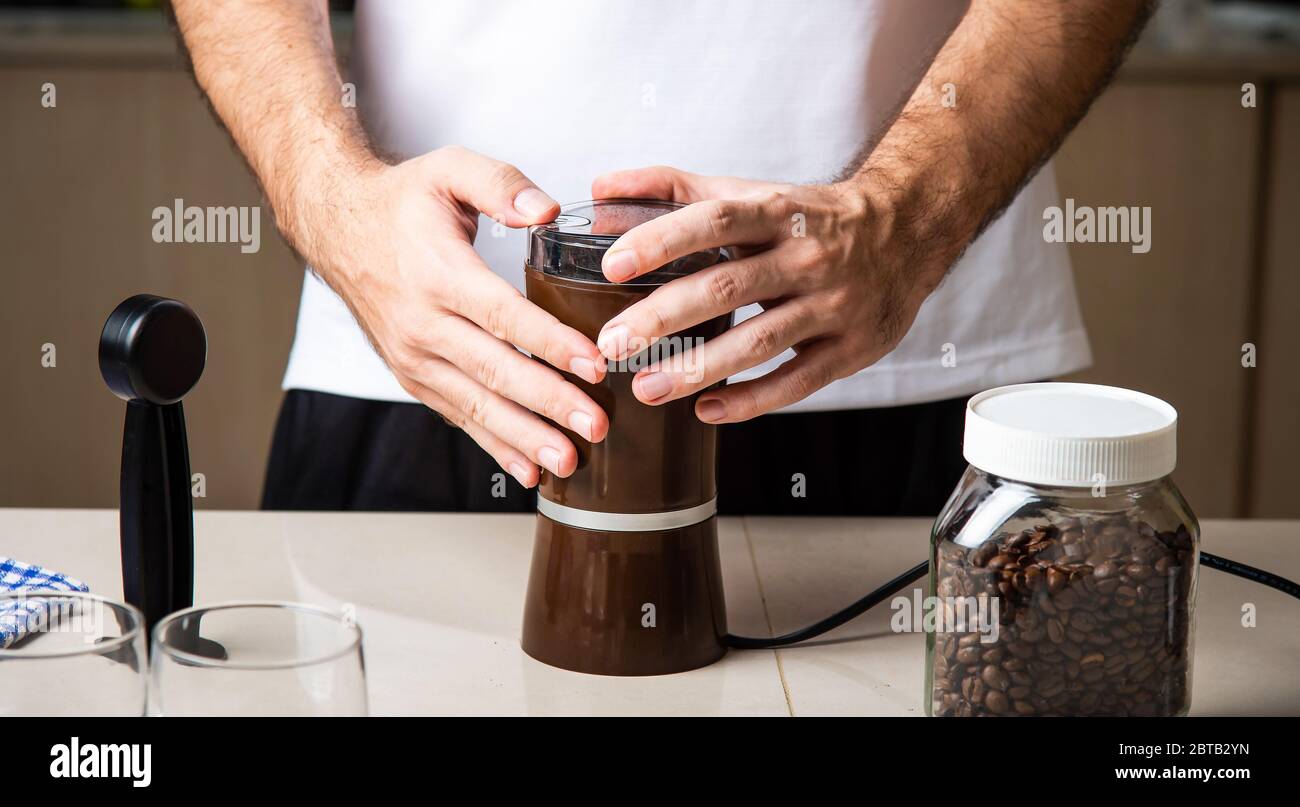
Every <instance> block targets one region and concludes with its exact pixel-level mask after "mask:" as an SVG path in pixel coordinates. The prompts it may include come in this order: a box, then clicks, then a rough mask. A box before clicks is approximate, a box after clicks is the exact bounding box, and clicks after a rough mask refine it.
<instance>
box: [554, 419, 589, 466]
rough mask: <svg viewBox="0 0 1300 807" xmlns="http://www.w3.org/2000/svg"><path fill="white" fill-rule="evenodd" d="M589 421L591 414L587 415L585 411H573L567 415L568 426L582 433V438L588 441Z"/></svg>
mask: <svg viewBox="0 0 1300 807" xmlns="http://www.w3.org/2000/svg"><path fill="white" fill-rule="evenodd" d="M591 423H592V421H591V415H588V414H587V413H586V412H574V413H573V414H571V415H569V428H570V429H573V430H574V431H575V432H577V433H578V434H580V435H582V439H584V440H586V441H587V442H588V443H590V442H592V439H591ZM557 462H558V458H557Z"/></svg>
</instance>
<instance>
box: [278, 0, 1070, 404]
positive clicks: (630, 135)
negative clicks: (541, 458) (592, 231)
mask: <svg viewBox="0 0 1300 807" xmlns="http://www.w3.org/2000/svg"><path fill="white" fill-rule="evenodd" d="M965 6H966V4H965V2H964V1H959V0H929V2H924V3H919V2H894V1H893V0H820V2H817V3H808V2H803V1H802V0H792V1H790V2H774V1H769V2H764V3H752V2H747V0H708V2H704V1H703V0H694V1H691V0H677V1H675V2H637V0H584V1H582V2H569V3H562V4H557V3H537V2H528V0H510V1H508V0H499V1H498V2H491V3H484V2H475V1H474V0H440V1H439V2H400V0H361V2H360V3H358V8H357V12H356V31H355V41H354V45H353V51H352V54H353V55H352V60H353V67H354V70H353V73H354V80H355V81H356V84H357V97H358V107H359V109H360V112H361V114H362V118H363V120H364V121H365V124H366V127H367V129H368V131H369V132H370V133H371V136H372V137H373V138H374V139H375V141H376V142H377V143H378V144H379V145H380V146H382V147H383V148H385V149H387V150H389V151H391V152H395V153H397V154H400V155H406V156H412V155H417V154H421V153H423V152H426V151H430V150H433V149H436V148H439V147H440V146H445V145H451V144H458V145H463V146H466V147H468V148H471V149H473V150H475V151H478V152H481V153H483V154H486V155H488V156H491V157H494V158H496V159H498V160H504V161H506V162H509V163H513V164H514V165H516V166H518V167H519V168H520V170H522V171H523V172H524V173H525V174H527V175H528V176H529V177H530V178H531V179H532V180H533V181H534V182H536V183H537V184H538V185H539V186H540V187H541V188H543V189H544V190H545V191H546V192H547V193H549V194H550V195H551V196H552V197H553V198H555V199H557V200H559V201H560V202H561V203H567V202H573V201H579V200H583V199H588V198H590V196H591V190H590V188H591V180H592V179H593V178H594V177H595V176H596V175H598V174H600V173H602V172H605V171H609V170H614V169H623V168H635V167H640V166H647V165H656V164H662V165H671V166H675V167H677V168H681V169H684V170H687V171H693V172H696V173H702V174H721V175H731V176H740V177H746V178H751V179H765V180H772V181H780V182H793V183H803V182H824V181H827V180H829V179H831V178H832V177H834V176H835V175H836V174H838V173H839V172H840V171H841V170H842V169H843V168H844V167H845V166H846V164H847V163H848V162H849V161H850V160H851V159H852V158H853V156H854V155H855V154H856V153H858V151H859V150H860V149H861V147H862V145H863V143H864V142H865V141H867V140H868V139H869V138H870V137H871V136H872V135H873V133H875V132H877V130H878V129H880V128H881V127H882V126H883V125H884V123H885V122H886V120H887V119H888V117H889V116H890V115H891V113H892V112H893V111H894V110H895V109H896V108H897V107H898V105H899V104H901V103H902V102H903V101H904V100H905V99H906V97H907V96H908V95H910V93H911V90H912V88H913V87H914V86H915V84H916V82H917V81H918V80H919V79H920V77H921V76H922V74H923V73H924V71H925V70H926V68H927V67H928V66H929V64H930V62H931V61H933V58H934V54H935V53H936V52H937V51H938V49H939V47H940V46H941V45H942V44H943V41H944V39H945V38H946V37H947V35H948V34H949V33H950V32H951V30H952V28H953V27H954V26H955V25H956V23H957V21H958V20H959V19H960V17H961V15H962V14H963V12H964V11H965ZM956 103H957V104H958V105H960V104H961V89H960V87H957V88H956ZM1005 136H1006V137H1008V138H1014V137H1015V136H1016V134H1015V132H1014V131H1013V132H1007V133H1005ZM1057 203H1058V198H1057V191H1056V184H1055V179H1054V177H1053V174H1052V170H1051V167H1050V166H1048V168H1046V169H1044V170H1043V171H1041V172H1040V173H1039V174H1038V175H1037V176H1036V177H1035V178H1034V179H1033V180H1032V181H1030V182H1029V184H1028V185H1027V186H1026V187H1025V189H1024V190H1023V191H1022V192H1021V194H1020V195H1019V197H1018V198H1017V199H1016V200H1015V202H1014V203H1013V204H1012V205H1011V206H1010V207H1009V209H1008V210H1007V211H1006V212H1005V213H1004V214H1003V215H1002V217H1001V218H999V219H998V220H997V221H996V222H995V223H993V224H992V225H991V226H990V227H989V228H988V230H987V231H986V232H985V233H984V234H983V235H982V236H981V237H980V238H979V239H978V240H977V241H976V242H975V243H974V244H972V245H971V247H970V249H969V250H968V251H967V253H966V254H965V255H964V256H963V258H962V259H961V260H960V261H959V262H958V263H957V264H956V265H955V266H954V267H953V268H952V269H951V271H950V272H949V274H948V276H947V278H946V279H945V280H944V282H943V284H942V285H941V286H940V287H939V289H938V290H937V291H935V292H934V294H933V295H931V296H930V298H929V299H928V300H926V302H925V304H924V305H923V306H922V308H921V311H920V314H919V315H918V317H917V319H916V322H915V324H914V325H913V326H912V329H911V331H909V332H908V334H907V336H906V337H904V339H903V341H902V343H901V344H899V345H898V347H897V348H896V349H895V350H894V351H893V352H892V353H890V354H889V355H888V356H886V357H885V358H884V359H882V360H881V361H879V362H877V363H876V364H875V365H873V366H871V367H869V368H867V369H865V370H863V371H861V372H859V373H857V374H856V375H853V376H851V377H849V378H845V379H841V380H839V381H837V382H835V383H834V384H831V385H830V386H828V387H826V388H824V389H822V390H820V391H819V392H817V393H815V394H814V395H812V396H811V397H809V398H807V399H805V400H804V401H802V402H800V403H798V404H795V405H794V406H791V407H788V408H787V409H786V410H784V411H815V410H832V409H852V408H863V407H879V406H895V405H902V404H910V403H919V402H924V401H933V400H939V399H943V398H951V397H956V396H960V395H966V394H970V393H972V392H975V391H978V390H981V389H987V388H989V387H994V386H999V385H1002V384H1010V383H1016V382H1022V381H1033V380H1037V379H1043V378H1048V377H1051V376H1055V375H1060V374H1063V373H1067V372H1071V371H1073V370H1078V369H1081V368H1083V367H1086V366H1087V365H1088V363H1089V362H1090V360H1091V357H1090V355H1089V350H1088V341H1087V336H1086V335H1085V333H1084V329H1083V322H1082V319H1081V317H1080V314H1079V308H1078V303H1077V301H1076V299H1075V294H1074V286H1073V281H1072V278H1071V275H1070V262H1069V257H1068V255H1067V253H1066V251H1065V250H1066V247H1065V246H1064V245H1062V244H1055V243H1053V244H1049V243H1046V242H1045V241H1044V239H1043V235H1042V223H1043V210H1044V208H1046V207H1048V206H1051V205H1056V204H1057ZM494 230H496V232H495V233H494ZM476 247H477V249H478V250H479V252H480V254H481V255H482V256H483V258H484V259H485V260H486V262H487V264H488V265H489V266H491V267H492V269H493V270H494V271H496V272H498V273H499V274H500V275H502V276H503V277H505V278H507V279H509V280H511V281H512V282H513V283H515V284H516V285H517V286H519V287H520V288H522V286H523V261H524V254H525V247H526V240H525V234H524V232H523V231H515V230H503V228H500V227H495V228H494V226H493V222H491V221H490V220H486V219H484V220H483V221H482V226H480V228H479V234H478V238H477V241H476ZM757 311H758V309H757V307H754V306H751V307H749V308H746V309H742V310H741V311H740V312H739V314H738V318H744V317H747V316H753V315H754V314H755V313H757ZM792 355H793V353H791V352H788V351H787V354H786V355H785V356H782V357H778V359H776V360H774V361H772V362H769V363H768V364H766V365H764V366H762V367H759V368H755V369H754V370H751V371H747V372H744V373H741V374H740V375H738V376H735V377H733V379H732V380H733V381H738V380H745V379H749V378H753V377H756V376H758V375H760V374H762V373H765V372H767V371H769V370H770V369H772V367H775V366H776V365H777V364H779V363H780V362H782V361H785V360H786V359H788V358H790V357H791V356H792ZM284 387H285V388H286V389H309V390H319V391H323V392H330V393H335V394H339V395H348V396H353V397H359V398H371V399H378V400H388V401H411V400H413V399H412V398H410V397H409V396H408V395H407V394H406V393H405V391H403V390H402V389H401V387H399V386H398V384H397V381H396V380H395V379H394V378H393V376H392V374H391V373H390V372H389V370H388V368H387V367H386V366H385V365H384V363H383V362H382V361H381V360H380V358H379V357H378V356H377V355H376V354H375V352H374V351H373V349H372V348H371V346H370V344H369V343H368V342H367V340H366V338H365V337H364V335H363V334H362V332H361V330H360V328H359V327H358V326H357V324H356V322H355V321H354V320H353V317H352V315H351V313H350V312H349V311H348V309H347V307H346V306H345V305H344V304H343V302H342V301H341V300H340V299H339V298H338V297H337V296H336V295H335V294H334V292H333V291H331V290H330V289H329V287H328V286H326V285H325V284H324V283H323V282H322V281H320V280H319V279H318V278H317V277H316V276H315V275H313V274H312V273H311V272H308V273H307V276H306V282H305V283H304V285H303V292H302V302H301V308H300V310H299V313H298V329H297V335H296V337H295V339H294V345H293V350H292V352H291V354H290V357H289V367H288V371H287V372H286V374H285V379H284Z"/></svg>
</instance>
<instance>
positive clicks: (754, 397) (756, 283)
mask: <svg viewBox="0 0 1300 807" xmlns="http://www.w3.org/2000/svg"><path fill="white" fill-rule="evenodd" d="M592 195H593V196H594V197H595V198H597V199H599V198H609V197H633V198H638V197H639V198H656V199H671V200H673V201H677V202H682V203H685V204H687V205H688V206H687V207H685V208H683V209H681V210H677V211H673V212H672V213H668V214H666V215H664V216H661V217H659V218H657V219H654V220H653V221H650V222H647V223H645V224H642V225H640V226H638V227H636V228H634V229H632V230H630V231H629V232H628V233H627V234H625V235H624V236H623V237H621V238H620V239H619V240H618V241H617V242H615V243H614V245H613V246H612V247H611V248H610V250H609V252H608V253H607V254H606V256H605V259H604V264H603V268H604V271H605V275H606V277H607V278H608V279H609V280H611V281H614V282H619V283H621V282H624V281H627V280H630V279H632V278H633V277H637V276H639V275H642V274H645V273H646V272H650V271H653V270H654V269H656V268H658V267H660V266H662V265H664V264H666V263H668V262H670V261H673V260H676V259H677V258H681V257H683V256H685V255H689V254H691V253H692V252H697V251H700V250H704V249H710V248H714V247H725V246H732V247H737V248H738V249H737V250H736V251H737V252H738V253H739V257H738V259H737V260H733V261H729V262H725V263H721V264H718V265H716V266H713V267H710V268H708V269H706V270H703V271H701V272H697V273H696V274H694V275H691V276H689V277H684V278H681V279H679V280H675V281H673V282H671V283H668V284H667V285H665V286H662V287H660V288H659V289H657V290H656V291H654V292H653V293H652V294H651V295H650V296H649V297H647V298H646V299H644V300H642V301H640V302H638V303H636V304H635V305H633V306H631V307H629V308H628V309H627V310H626V311H624V312H622V313H621V314H619V315H618V316H617V317H615V318H614V319H613V320H611V321H610V322H609V323H608V324H606V325H605V327H604V329H603V330H602V331H601V334H600V338H599V340H598V342H597V344H598V345H599V346H600V349H601V351H602V352H603V353H604V355H605V357H606V358H608V359H610V360H619V359H623V358H625V354H626V353H627V352H628V347H629V345H630V344H631V345H635V344H638V343H639V344H642V345H644V344H646V343H647V342H648V341H651V340H654V339H658V338H661V337H665V336H669V335H670V334H673V333H676V332H678V331H681V330H684V329H685V328H688V327H690V326H692V325H695V324H697V323H700V322H703V321H705V320H708V319H712V318H713V317H717V316H721V315H724V314H728V313H730V312H732V311H734V310H736V309H737V308H739V307H741V306H743V305H748V304H750V303H760V304H761V305H762V306H763V308H764V309H765V310H764V311H763V312H762V313H761V314H759V315H758V316H756V317H754V318H752V319H749V320H746V321H745V322H742V323H740V324H739V325H737V326H736V327H734V328H732V329H731V330H730V331H727V332H726V333H724V334H723V335H721V336H719V337H717V338H716V339H713V340H711V341H710V342H708V343H706V344H705V345H703V346H702V347H700V348H697V349H696V350H697V355H695V356H693V357H691V361H687V362H678V363H670V364H674V366H677V365H680V366H682V367H689V368H692V371H691V372H689V373H688V372H685V371H684V370H682V369H680V367H679V368H678V369H673V367H670V366H667V365H665V366H663V367H660V366H658V365H653V366H650V367H647V368H644V369H642V370H641V371H640V372H639V373H638V374H637V376H636V378H635V379H634V380H633V384H632V389H633V392H634V393H635V394H636V396H637V398H639V399H640V400H641V401H643V402H645V403H648V404H660V403H665V402H667V401H672V400H675V399H677V398H681V397H683V396H686V395H691V394H693V393H695V392H698V391H699V390H701V389H704V388H706V387H709V386H711V385H713V384H715V383H717V382H718V381H721V380H723V379H725V378H727V377H728V376H731V375H734V374H736V373H739V372H741V371H742V370H747V369H749V368H751V367H755V366H757V365H759V364H762V363H763V362H765V361H768V360H769V359H771V358H773V357H775V356H778V355H780V354H781V353H782V352H784V351H785V350H786V349H787V348H794V349H795V351H796V353H797V354H798V355H797V356H796V357H795V358H794V359H792V360H790V361H788V362H786V363H784V364H782V365H781V366H780V367H779V368H778V369H776V370H775V371H773V372H771V373H769V374H767V375H765V376H763V377H762V378H760V379H757V380H754V381H747V382H744V383H741V384H735V385H732V386H729V387H724V388H721V389H719V390H716V391H713V392H709V393H708V394H707V395H705V396H703V397H701V398H700V399H699V400H698V401H697V402H696V405H695V410H696V414H697V415H698V417H699V418H700V419H701V420H704V421H707V422H710V423H728V422H735V421H741V420H748V419H749V418H752V417H756V416H758V415H761V414H764V413H765V412H771V411H772V410H774V409H779V408H780V407H783V406H786V405H788V404H792V403H794V402H796V401H799V400H802V399H803V398H805V397H807V396H808V395H810V394H812V393H813V392H815V391H817V390H818V389H821V388H822V387H824V386H826V385H827V384H829V383H830V382H832V381H834V380H835V379H837V378H844V377H845V376H848V375H852V374H853V373H855V372H857V371H858V370H861V369H862V368H863V367H866V366H868V365H870V364H872V363H873V362H875V361H877V360H878V359H880V358H881V357H882V356H884V355H885V354H886V353H888V352H889V351H891V350H893V349H894V346H895V345H897V344H898V341H899V340H900V339H902V337H903V334H905V333H906V332H907V329H908V328H909V327H910V326H911V324H912V320H913V319H915V317H916V312H917V310H918V309H919V308H920V307H921V303H922V302H923V301H924V300H925V298H926V296H927V295H928V294H929V293H930V291H932V290H933V289H934V287H935V285H937V283H938V281H939V279H940V278H941V277H942V274H943V269H944V267H943V266H941V265H937V266H931V267H928V271H927V267H923V266H918V265H916V264H914V263H911V262H909V261H908V260H907V259H908V257H909V256H907V255H905V254H900V253H898V252H897V251H896V250H891V247H892V246H897V245H899V244H900V243H901V242H898V241H893V240H891V239H890V238H889V234H888V227H887V220H886V219H882V218H880V217H878V216H876V215H874V214H873V213H872V211H871V209H870V206H869V204H868V202H867V199H866V198H865V196H864V195H863V194H862V193H861V192H860V191H859V190H858V188H857V187H856V186H855V185H853V184H851V183H840V184H835V185H809V186H794V185H774V184H770V183H763V182H752V181H746V180H739V179H731V178H724V177H702V176H696V175H694V174H688V173H685V172H683V171H677V170H675V169H672V168H662V167H661V168H646V169H641V170H635V171H622V172H618V173H613V174H606V175H604V176H602V177H599V178H598V179H597V180H596V181H595V183H594V184H593V186H592ZM642 340H644V341H642ZM701 370H702V373H701V372H700V371H701Z"/></svg>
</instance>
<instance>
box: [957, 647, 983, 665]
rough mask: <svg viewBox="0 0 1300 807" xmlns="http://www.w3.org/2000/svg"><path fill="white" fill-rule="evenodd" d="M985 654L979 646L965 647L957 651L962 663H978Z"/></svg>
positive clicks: (958, 658)
mask: <svg viewBox="0 0 1300 807" xmlns="http://www.w3.org/2000/svg"><path fill="white" fill-rule="evenodd" d="M983 655H984V653H983V651H982V650H980V649H979V648H978V647H963V648H962V649H960V650H958V651H957V660H958V661H960V662H961V663H962V664H978V663H979V662H980V658H981V657H982V656H983Z"/></svg>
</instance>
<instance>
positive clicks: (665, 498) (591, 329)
mask: <svg viewBox="0 0 1300 807" xmlns="http://www.w3.org/2000/svg"><path fill="white" fill-rule="evenodd" d="M676 207H677V205H674V204H672V203H669V202H655V201H645V200H604V201H598V202H581V203H578V204H575V205H568V206H566V207H565V208H564V209H563V211H562V212H561V214H560V216H559V217H558V218H557V219H556V220H555V222H553V223H551V224H547V225H542V226H537V227H533V228H532V229H531V231H530V233H529V255H528V263H527V266H526V268H525V274H526V276H527V287H528V299H529V300H531V301H532V302H533V303H535V304H537V305H538V306H540V307H541V308H543V309H544V310H546V311H548V312H549V313H551V314H552V315H554V316H555V317H556V318H557V319H559V320H560V321H561V322H564V323H565V324H567V325H569V326H571V327H573V328H575V329H576V330H578V331H580V332H581V333H582V334H583V335H585V336H587V337H588V338H590V339H591V340H592V341H595V340H596V337H597V336H598V335H599V333H600V330H601V328H602V327H603V326H604V325H605V323H606V322H608V321H609V320H611V319H612V318H613V317H614V316H615V315H616V314H618V313H619V312H621V311H623V310H624V309H626V308H627V307H628V306H630V305H632V304H633V303H635V302H637V301H638V300H641V299H644V298H645V297H646V296H648V295H649V294H650V293H651V292H653V291H654V290H655V289H656V288H658V287H659V286H662V285H663V284H665V283H667V282H669V281H671V280H674V279H676V278H678V277H682V276H684V275H687V274H690V273H691V272H695V271H699V270H701V269H705V268H707V267H709V266H712V265H714V264H716V263H718V262H719V261H722V260H726V258H727V256H726V254H725V253H724V252H723V251H719V250H713V251H710V252H704V253H697V254H694V255H690V256H687V257H686V258H682V259H680V260H678V261H675V262H673V263H672V264H669V265H668V266H665V267H662V268H660V269H658V270H656V271H655V272H652V273H650V274H648V275H645V276H643V277H640V278H637V279H635V280H633V281H631V282H629V283H622V284H615V283H611V282H609V281H608V280H606V279H605V277H604V275H603V274H602V273H601V268H600V264H601V258H602V257H603V256H604V254H605V252H606V250H608V248H609V246H610V245H611V244H613V243H614V241H615V240H616V239H617V238H618V237H619V236H620V235H622V234H623V233H624V232H626V231H627V230H629V229H631V228H632V227H634V226H636V225H637V224H640V223H642V222H645V221H648V220H650V219H653V218H655V217H657V216H660V215H663V214H664V213H666V212H669V211H671V210H673V209H674V208H676ZM729 327H731V316H730V315H728V316H725V317H719V318H717V319H714V320H710V321H709V322H706V323H703V324H701V325H698V326H696V327H694V328H691V329H689V330H687V331H683V332H682V333H679V334H675V335H673V336H672V337H668V338H666V339H662V340H659V341H658V342H656V343H655V344H654V345H651V346H649V347H647V348H646V349H645V350H643V351H641V352H640V353H639V354H637V355H635V356H633V357H631V358H630V359H626V360H624V361H622V362H610V363H609V366H608V372H607V373H606V376H605V379H604V380H603V381H602V382H601V383H600V384H597V385H592V384H588V383H587V382H585V381H583V380H582V379H580V378H578V377H577V376H574V375H570V374H567V373H566V374H565V378H567V379H568V380H569V381H571V382H573V383H574V384H576V385H577V386H578V387H579V388H580V389H582V390H583V391H584V392H586V393H587V394H588V395H590V396H591V398H592V400H594V401H595V402H596V403H597V404H599V405H600V406H601V407H602V408H603V409H604V410H605V412H606V413H607V414H608V415H609V420H610V428H609V435H608V436H607V437H606V438H605V439H604V440H603V441H601V442H599V443H595V444H592V443H588V442H586V441H585V440H583V439H582V438H581V437H579V436H578V435H577V434H574V433H573V432H571V431H569V430H567V429H564V432H565V434H566V435H567V436H568V438H569V439H570V440H571V441H573V444H574V446H575V447H576V448H577V451H578V467H577V470H576V471H574V473H573V474H572V475H571V476H569V477H568V478H565V479H560V478H557V477H555V476H553V475H551V474H549V473H547V472H543V474H542V480H541V484H540V486H539V490H538V500H537V533H536V542H535V544H534V547H533V561H532V570H531V573H530V576H529V580H528V595H527V599H526V603H525V607H524V625H523V641H522V644H523V649H524V651H525V652H526V653H528V655H530V656H532V657H533V658H535V659H538V660H539V661H543V662H545V663H547V664H551V665H553V666H556V667H562V668H564V669H568V670H575V671H578V672H585V673H596V674H601V675H661V674H664V673H673V672H682V671H684V670H690V669H694V668H696V667H702V666H704V665H706V664H711V663H713V662H715V661H717V660H718V659H720V658H722V656H723V655H724V654H725V653H726V645H725V643H724V640H725V637H726V634H727V618H726V610H725V606H724V603H723V593H722V573H721V568H720V565H719V561H718V535H717V518H716V515H715V513H716V511H717V506H716V494H717V490H716V480H715V475H716V471H717V461H716V457H717V433H716V427H714V426H710V425H707V424H705V423H702V422H701V421H700V420H699V418H697V417H696V416H695V399H696V397H697V396H696V395H692V396H689V397H686V398H682V399H680V400H677V401H673V402H671V403H667V404H663V405H660V406H648V405H646V404H643V403H641V402H640V401H638V400H637V399H636V397H635V396H634V395H633V394H632V379H633V377H634V376H635V374H636V371H637V370H638V369H640V368H642V367H645V366H648V365H650V364H654V363H659V364H663V363H675V364H670V366H673V367H675V368H678V369H681V370H684V371H685V372H688V373H689V372H691V371H692V370H693V369H694V368H692V365H691V362H692V361H693V360H694V354H692V353H691V352H690V348H692V347H697V346H698V345H700V344H702V343H703V342H704V341H705V340H708V339H711V338H713V337H715V336H717V335H719V334H721V333H722V332H723V331H725V330H727V328H729ZM634 347H635V346H634Z"/></svg>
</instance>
